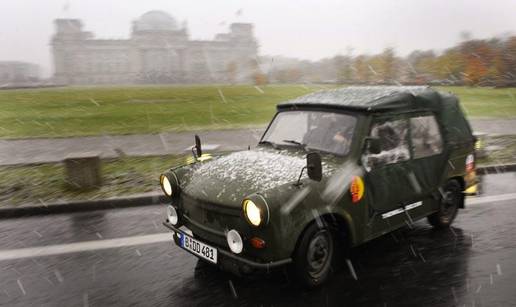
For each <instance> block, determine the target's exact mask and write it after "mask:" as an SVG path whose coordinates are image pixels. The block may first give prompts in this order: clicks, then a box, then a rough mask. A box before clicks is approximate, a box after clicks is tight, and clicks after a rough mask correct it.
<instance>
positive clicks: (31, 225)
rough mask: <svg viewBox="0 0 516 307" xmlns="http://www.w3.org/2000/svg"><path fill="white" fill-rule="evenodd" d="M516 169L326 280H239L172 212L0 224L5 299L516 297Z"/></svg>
mask: <svg viewBox="0 0 516 307" xmlns="http://www.w3.org/2000/svg"><path fill="white" fill-rule="evenodd" d="M515 182H516V175H515V174H514V173H507V174H500V175H489V176H487V177H486V178H485V184H486V186H485V188H486V195H485V196H483V197H480V198H475V199H469V200H468V202H467V208H466V209H465V210H462V211H461V212H460V213H459V216H458V218H457V220H456V222H455V223H454V225H453V227H452V228H451V229H449V230H445V231H434V230H432V229H431V228H430V227H429V226H428V225H427V223H426V221H420V222H417V223H415V224H414V225H413V229H409V228H408V227H406V228H404V229H401V230H399V231H397V232H395V233H393V234H392V235H386V236H384V237H382V238H379V239H376V240H373V241H372V242H369V243H367V244H365V245H363V246H361V247H359V248H357V249H355V250H354V251H353V253H352V256H351V262H350V265H351V266H352V267H353V269H354V271H355V273H356V277H357V279H356V280H355V279H354V278H353V276H352V274H351V273H350V270H349V268H348V266H347V265H346V262H345V261H343V264H344V265H343V268H342V269H341V270H339V271H338V272H337V273H336V276H335V277H334V278H333V279H332V280H331V281H330V282H329V283H328V285H326V286H324V287H322V288H320V289H317V290H315V291H305V290H301V289H299V288H296V287H295V286H293V285H292V284H291V283H290V282H289V280H288V279H287V278H286V277H285V275H284V274H283V273H282V272H277V273H275V274H271V275H265V276H258V277H254V278H251V279H249V278H246V279H242V278H237V277H234V276H232V275H228V274H225V273H222V272H219V271H217V270H215V269H213V268H212V267H211V266H207V265H198V263H197V260H196V259H195V258H194V257H193V256H191V255H190V254H189V253H187V252H185V251H182V250H181V249H179V248H178V247H176V246H174V245H173V244H172V241H171V235H170V234H169V233H168V232H167V231H166V230H165V228H164V227H163V226H162V225H161V221H162V220H163V214H164V208H163V207H162V206H148V207H141V208H128V209H118V210H105V211H94V212H87V213H76V214H60V215H51V216H40V217H27V218H18V219H8V220H0V276H1V278H0V305H1V306H106V305H117V306H130V305H139V306H140V305H143V306H234V305H244V306H280V305H287V306H343V305H344V304H345V305H346V306H464V305H466V306H510V305H513V306H514V305H516V291H515V289H516V288H515V284H516V240H514V234H515V233H516V185H515V184H514V183H515Z"/></svg>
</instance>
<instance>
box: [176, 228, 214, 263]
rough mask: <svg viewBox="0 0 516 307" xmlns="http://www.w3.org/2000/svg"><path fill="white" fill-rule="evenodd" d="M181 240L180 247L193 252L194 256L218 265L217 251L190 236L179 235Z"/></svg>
mask: <svg viewBox="0 0 516 307" xmlns="http://www.w3.org/2000/svg"><path fill="white" fill-rule="evenodd" d="M179 235H180V240H179V245H180V246H181V247H182V248H184V249H186V250H188V251H190V252H192V253H193V254H195V255H197V256H199V257H201V258H203V259H206V260H208V261H210V262H213V263H217V249H216V248H214V247H211V246H209V245H207V244H204V243H202V242H200V241H198V240H196V239H194V238H192V237H190V236H188V235H185V234H179Z"/></svg>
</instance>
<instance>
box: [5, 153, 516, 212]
mask: <svg viewBox="0 0 516 307" xmlns="http://www.w3.org/2000/svg"><path fill="white" fill-rule="evenodd" d="M507 172H516V163H512V164H503V165H486V166H482V167H478V168H477V174H479V175H488V174H491V175H493V174H500V173H507ZM167 201H168V199H167V197H166V196H165V195H163V194H162V193H146V194H141V195H134V196H129V197H113V198H107V199H98V200H86V201H72V202H61V203H54V204H48V205H41V204H31V205H22V206H19V207H7V208H0V219H7V218H20V217H29V216H37V215H48V214H60V213H72V212H86V211H93V210H108V209H119V208H130V207H143V206H150V205H158V204H165V203H167Z"/></svg>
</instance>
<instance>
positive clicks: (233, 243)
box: [226, 229, 244, 254]
mask: <svg viewBox="0 0 516 307" xmlns="http://www.w3.org/2000/svg"><path fill="white" fill-rule="evenodd" d="M226 239H227V241H228V246H229V249H230V250H231V251H232V252H233V253H235V254H240V253H241V252H242V250H243V249H244V242H243V241H242V237H241V236H240V234H239V233H238V231H236V230H234V229H231V230H230V231H228V233H227V234H226Z"/></svg>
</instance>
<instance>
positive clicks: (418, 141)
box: [409, 113, 446, 198]
mask: <svg viewBox="0 0 516 307" xmlns="http://www.w3.org/2000/svg"><path fill="white" fill-rule="evenodd" d="M409 128H410V129H409V131H410V133H409V134H410V147H411V152H412V162H411V164H412V166H411V174H410V176H411V177H412V178H411V180H412V185H413V187H414V188H415V189H416V192H418V193H417V194H418V196H420V197H419V198H424V197H426V196H428V195H430V194H431V193H432V192H434V191H436V189H437V188H438V185H439V181H440V180H441V178H442V172H443V169H444V166H445V163H446V159H445V157H444V154H443V138H442V134H441V130H440V127H439V125H438V123H437V120H436V118H435V116H434V115H433V114H432V113H419V114H413V115H411V116H410V118H409Z"/></svg>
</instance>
